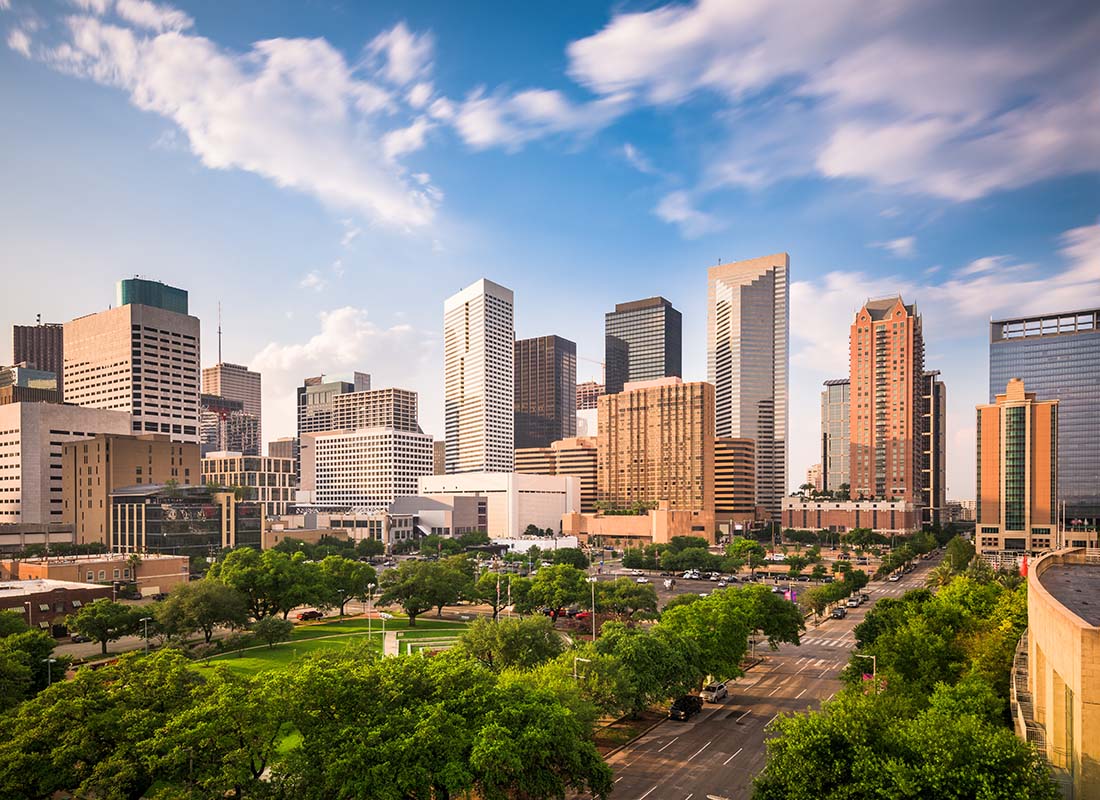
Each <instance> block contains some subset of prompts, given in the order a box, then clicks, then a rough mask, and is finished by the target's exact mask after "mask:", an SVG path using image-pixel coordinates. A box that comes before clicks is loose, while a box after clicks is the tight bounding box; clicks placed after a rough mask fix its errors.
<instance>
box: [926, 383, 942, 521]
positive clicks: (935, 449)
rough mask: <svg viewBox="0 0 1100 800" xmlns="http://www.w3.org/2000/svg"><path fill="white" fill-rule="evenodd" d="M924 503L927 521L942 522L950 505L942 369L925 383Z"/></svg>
mask: <svg viewBox="0 0 1100 800" xmlns="http://www.w3.org/2000/svg"><path fill="white" fill-rule="evenodd" d="M921 416H922V417H923V420H922V423H921V506H922V507H923V514H924V524H925V525H942V524H943V523H944V519H943V509H944V507H945V506H946V505H947V387H946V386H944V384H943V381H941V380H940V373H939V370H936V371H934V372H925V373H924V375H923V377H922V386H921Z"/></svg>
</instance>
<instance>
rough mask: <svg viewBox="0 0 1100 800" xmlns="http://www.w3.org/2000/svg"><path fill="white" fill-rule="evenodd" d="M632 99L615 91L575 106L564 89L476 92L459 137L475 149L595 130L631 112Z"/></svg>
mask: <svg viewBox="0 0 1100 800" xmlns="http://www.w3.org/2000/svg"><path fill="white" fill-rule="evenodd" d="M626 100H627V98H626V97H624V96H620V95H612V96H609V97H602V98H599V99H597V100H593V101H591V102H589V103H580V104H575V103H573V102H571V101H570V100H569V99H568V98H567V97H566V96H565V95H564V94H563V93H562V92H559V91H557V90H551V89H527V90H524V91H521V92H516V93H515V94H511V95H507V94H494V95H486V94H485V92H484V89H477V90H475V91H473V92H471V93H470V95H469V96H467V98H466V100H464V101H463V102H462V103H461V104H460V105H459V107H458V109H457V111H456V112H455V119H454V125H455V127H456V129H457V130H458V133H459V135H460V136H461V137H462V139H463V140H464V141H465V142H466V144H468V145H470V146H471V147H473V148H475V149H484V148H486V147H493V146H498V145H502V146H505V147H508V148H510V149H516V148H518V147H519V145H521V144H523V143H524V142H527V141H530V140H532V139H536V138H540V137H542V136H547V135H552V134H563V133H571V134H580V135H587V134H591V133H594V132H596V131H598V130H600V129H601V128H603V127H604V126H606V125H607V124H609V123H610V122H611V121H613V120H614V119H616V118H618V117H619V116H621V115H622V114H623V113H625V112H626V110H627V103H626Z"/></svg>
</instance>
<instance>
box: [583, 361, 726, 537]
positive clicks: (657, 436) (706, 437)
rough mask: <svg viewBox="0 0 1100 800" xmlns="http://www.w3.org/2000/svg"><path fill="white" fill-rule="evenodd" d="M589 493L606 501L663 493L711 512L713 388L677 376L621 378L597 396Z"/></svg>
mask: <svg viewBox="0 0 1100 800" xmlns="http://www.w3.org/2000/svg"><path fill="white" fill-rule="evenodd" d="M599 413H600V433H599V435H598V436H597V437H596V439H597V447H598V455H597V459H598V470H599V471H598V478H597V499H598V501H599V502H600V503H602V504H605V505H606V506H607V507H610V508H618V509H626V508H630V507H632V506H634V505H636V504H639V503H644V504H652V505H654V506H656V504H657V503H658V502H659V501H661V500H667V501H668V503H669V508H670V509H673V510H676V509H689V510H695V511H703V512H705V513H706V514H708V515H709V516H710V518H711V520H712V521H713V515H714V439H715V437H714V387H713V386H711V385H710V384H709V383H703V382H696V383H684V382H683V381H682V380H680V379H679V378H662V379H660V380H654V381H643V382H640V383H628V384H626V386H624V387H623V391H622V392H620V393H618V394H608V395H604V396H603V397H601V398H600V408H599Z"/></svg>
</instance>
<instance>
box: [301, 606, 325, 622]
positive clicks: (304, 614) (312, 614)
mask: <svg viewBox="0 0 1100 800" xmlns="http://www.w3.org/2000/svg"><path fill="white" fill-rule="evenodd" d="M323 616H325V615H324V614H322V613H321V612H320V611H318V610H316V609H310V610H309V611H299V612H298V619H300V620H307V619H321V618H322V617H323Z"/></svg>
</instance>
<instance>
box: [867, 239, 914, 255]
mask: <svg viewBox="0 0 1100 800" xmlns="http://www.w3.org/2000/svg"><path fill="white" fill-rule="evenodd" d="M871 246H872V247H878V248H881V249H883V250H886V251H887V252H889V253H891V254H892V255H895V256H897V257H898V258H912V257H913V256H915V255H916V254H917V237H915V236H902V237H899V238H897V239H887V240H886V241H885V242H871Z"/></svg>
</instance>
